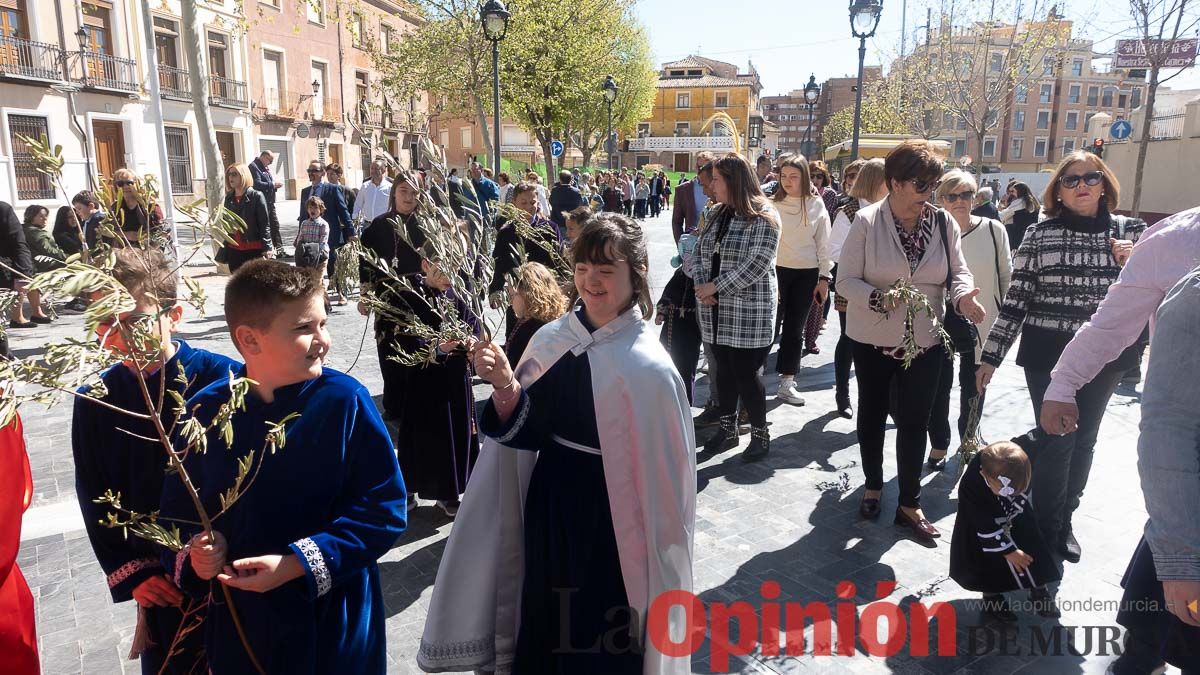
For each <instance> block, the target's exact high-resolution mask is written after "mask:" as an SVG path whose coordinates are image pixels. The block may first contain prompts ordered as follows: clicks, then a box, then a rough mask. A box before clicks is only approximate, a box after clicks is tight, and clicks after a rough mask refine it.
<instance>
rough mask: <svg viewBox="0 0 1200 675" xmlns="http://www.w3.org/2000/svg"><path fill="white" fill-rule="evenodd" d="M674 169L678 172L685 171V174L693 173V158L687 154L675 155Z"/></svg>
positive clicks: (678, 153) (679, 153)
mask: <svg viewBox="0 0 1200 675" xmlns="http://www.w3.org/2000/svg"><path fill="white" fill-rule="evenodd" d="M674 169H675V170H676V171H684V172H687V171H691V170H692V156H691V155H689V154H688V153H686V152H677V153H675V162H674Z"/></svg>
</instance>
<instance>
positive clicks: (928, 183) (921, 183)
mask: <svg viewBox="0 0 1200 675" xmlns="http://www.w3.org/2000/svg"><path fill="white" fill-rule="evenodd" d="M908 182H910V183H912V184H913V190H916V191H917V192H933V191H934V190H936V189H938V186H940V185H941V184H942V179H940V178H938V179H936V180H922V179H920V178H910V179H909V181H908Z"/></svg>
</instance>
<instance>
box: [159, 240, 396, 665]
mask: <svg viewBox="0 0 1200 675" xmlns="http://www.w3.org/2000/svg"><path fill="white" fill-rule="evenodd" d="M323 299H324V294H323V292H322V289H321V284H320V282H318V281H316V280H315V279H314V278H313V277H312V275H310V274H308V273H307V272H306V271H305V270H302V269H297V268H295V267H292V266H291V265H288V264H286V263H282V262H276V261H273V260H255V261H252V262H250V263H247V264H246V265H245V266H243V267H242V268H241V269H239V270H238V272H237V273H236V274H234V275H233V277H232V278H231V279H230V281H229V284H228V285H227V286H226V289H225V317H226V320H227V322H228V323H229V330H230V333H231V334H232V335H233V342H234V345H235V346H236V347H237V349H238V351H239V352H240V353H241V354H242V357H243V358H244V359H245V360H246V367H245V369H244V370H243V371H242V372H241V373H239V375H240V376H245V377H248V378H250V379H251V380H254V382H256V384H254V385H253V386H252V387H251V391H250V393H249V394H248V395H247V396H246V399H245V403H246V405H245V410H244V411H238V412H236V413H235V414H234V416H233V442H232V444H230V445H229V446H227V445H226V444H225V441H224V440H223V439H222V437H221V433H220V431H219V430H218V429H214V430H212V431H211V432H209V434H208V448H207V451H205V452H204V453H199V454H198V453H194V452H193V453H191V455H190V456H189V457H188V459H187V460H186V462H185V467H186V469H187V471H188V473H189V475H190V476H191V479H192V481H193V482H194V484H195V485H196V487H197V489H198V491H199V494H200V498H201V501H202V503H203V504H204V506H205V508H206V509H207V510H208V511H209V514H210V515H212V514H216V513H217V512H218V511H219V510H220V501H219V495H220V494H221V493H222V492H224V491H225V490H227V489H228V488H230V487H232V486H233V485H234V480H235V477H236V475H237V471H238V467H237V462H238V460H240V459H241V458H243V457H245V456H246V455H247V454H248V453H250V452H254V453H255V455H254V456H255V463H256V464H257V461H258V459H259V458H260V457H262V451H263V448H264V442H265V439H266V437H267V431H268V425H270V424H273V423H277V422H279V421H281V420H283V419H284V418H286V417H287V416H288V415H290V414H292V413H298V414H299V417H297V418H295V419H293V420H292V421H290V422H288V423H287V424H286V427H285V429H286V442H285V444H284V446H283V447H280V448H278V449H277V450H276V451H275V452H274V453H273V454H267V455H266V456H265V457H262V459H263V464H262V468H261V471H260V472H258V473H257V475H256V477H255V478H254V480H253V483H250V484H249V487H248V488H247V489H246V490H245V492H244V493H243V496H242V497H241V498H240V499H239V500H238V501H237V502H236V503H235V504H234V505H233V506H232V508H230V509H229V510H228V511H226V512H225V513H224V514H223V515H221V516H219V517H217V518H216V520H215V521H214V523H213V526H214V530H215V531H216V533H215V535H214V537H213V540H212V541H210V540H209V538H208V537H207V536H206V535H204V534H201V533H198V532H197V530H198V528H197V527H195V526H190V527H189V526H186V525H183V524H181V528H182V529H183V530H184V533H185V538H186V535H188V534H193V533H195V534H196V536H193V537H192V539H191V540H190V542H189V544H188V545H187V546H185V548H184V549H183V550H182V551H180V552H179V554H178V555H175V556H171V557H170V558H169V564H170V565H171V566H172V568H173V569H174V571H175V575H176V580H177V582H178V583H179V584H180V586H181V587H182V588H184V590H185V591H187V592H188V593H190V594H194V595H197V596H202V595H207V594H208V593H210V591H211V597H212V600H211V603H210V605H209V608H208V615H207V617H206V619H205V624H206V625H205V647H206V651H207V654H208V659H209V663H210V664H211V667H212V672H214V673H252V672H254V669H253V666H252V664H251V661H250V659H249V657H248V655H247V653H246V650H245V648H244V647H243V646H242V644H241V640H240V639H239V637H238V634H237V632H236V628H235V626H234V623H233V620H232V617H231V615H230V613H229V610H228V605H227V604H226V603H225V600H224V596H223V594H222V593H221V592H220V589H219V588H217V586H216V584H225V585H226V586H227V587H228V588H229V589H230V591H231V594H232V597H233V599H234V605H235V607H236V610H237V613H238V616H239V617H240V620H241V624H242V626H243V628H244V629H245V633H246V637H247V640H248V641H249V644H250V647H251V649H253V651H254V652H255V654H256V656H257V659H258V661H259V663H260V664H261V665H262V668H263V669H264V670H265V671H266V672H268V673H288V674H289V675H293V674H296V673H334V672H339V673H383V672H385V670H386V655H385V651H384V607H383V593H382V590H381V588H380V582H379V568H378V566H377V565H376V560H377V559H378V558H379V557H380V556H382V555H383V554H384V553H386V552H387V551H388V549H390V548H391V546H392V545H393V544H394V543H395V541H396V539H397V538H398V537H399V536H400V534H401V533H402V532H403V531H404V527H405V522H406V521H405V490H404V482H403V480H402V479H401V476H400V468H399V466H398V465H397V462H396V455H395V452H394V450H393V448H392V443H391V439H390V437H389V436H388V433H387V430H386V429H385V428H384V425H383V420H382V418H381V417H380V416H379V412H378V411H377V410H376V408H375V404H374V402H373V401H372V400H371V395H370V393H369V392H368V391H367V389H366V388H365V387H364V386H363V385H361V384H360V383H359V382H358V381H357V380H355V379H354V378H352V377H350V376H348V375H345V374H343V373H340V372H338V371H335V370H331V369H328V368H324V367H323V365H322V363H323V361H324V357H325V354H326V353H327V352H328V350H329V348H330V346H331V341H330V337H329V333H328V332H327V331H326V328H325V309H324V303H323ZM228 401H229V388H228V387H227V386H226V385H224V384H220V385H215V386H212V387H209V388H208V389H205V390H204V391H201V392H200V393H199V394H197V395H196V396H195V397H193V398H192V399H191V400H190V401H189V402H188V406H189V409H194V410H195V415H196V418H197V419H198V420H199V421H200V422H201V423H203V424H205V425H207V424H208V423H209V422H210V421H211V420H212V419H213V418H214V416H215V415H216V414H217V412H218V409H219V408H220V407H221V406H222V405H224V404H226V403H227V402H228ZM247 482H249V481H247ZM162 515H163V517H164V518H167V519H170V518H172V517H177V518H181V519H185V520H191V521H195V520H196V513H195V508H194V507H193V506H192V501H191V498H190V496H188V495H187V493H186V492H185V490H184V488H183V486H182V483H181V482H180V481H178V480H169V481H167V483H166V486H165V488H164V491H163V500H162ZM185 540H186V539H185Z"/></svg>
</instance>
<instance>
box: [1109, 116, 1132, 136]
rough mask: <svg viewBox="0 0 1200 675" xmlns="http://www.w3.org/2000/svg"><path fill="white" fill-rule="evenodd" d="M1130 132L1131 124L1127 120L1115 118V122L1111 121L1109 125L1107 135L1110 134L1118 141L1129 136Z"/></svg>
mask: <svg viewBox="0 0 1200 675" xmlns="http://www.w3.org/2000/svg"><path fill="white" fill-rule="evenodd" d="M1132 133H1133V125H1132V124H1130V123H1129V120H1117V121H1116V122H1113V124H1112V126H1111V127H1109V128H1108V135H1110V136H1112V137H1113V138H1115V139H1117V140H1118V141H1123V140H1125V139H1126V138H1129V135H1130V134H1132Z"/></svg>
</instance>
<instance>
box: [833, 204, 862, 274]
mask: <svg viewBox="0 0 1200 675" xmlns="http://www.w3.org/2000/svg"><path fill="white" fill-rule="evenodd" d="M870 203H871V202H869V201H867V200H865V199H860V200H858V208H860V209H861V208H863V207H864V206H868V205H870ZM850 225H851V222H850V219H849V218H847V217H846V212H845V211H844V210H842V209H838V212H837V215H836V216H834V218H833V230H832V231H831V232H830V233H829V257H830V258H831V259H832V260H833V262H835V263H836V262H837V261H838V260H839V259H841V257H842V244H845V243H846V235H848V234H850Z"/></svg>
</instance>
